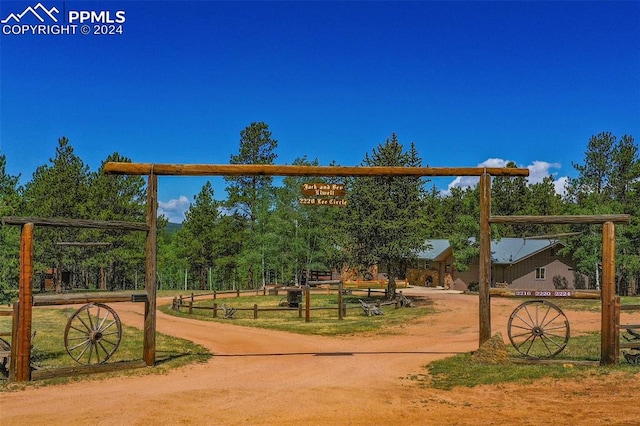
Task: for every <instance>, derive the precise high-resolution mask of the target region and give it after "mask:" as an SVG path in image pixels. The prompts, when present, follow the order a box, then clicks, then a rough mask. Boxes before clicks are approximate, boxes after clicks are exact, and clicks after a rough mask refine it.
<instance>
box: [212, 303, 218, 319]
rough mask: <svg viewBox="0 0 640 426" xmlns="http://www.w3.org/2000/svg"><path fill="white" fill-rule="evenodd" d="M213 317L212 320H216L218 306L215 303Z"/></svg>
mask: <svg viewBox="0 0 640 426" xmlns="http://www.w3.org/2000/svg"><path fill="white" fill-rule="evenodd" d="M213 317H214V318H218V304H217V303H214V304H213Z"/></svg>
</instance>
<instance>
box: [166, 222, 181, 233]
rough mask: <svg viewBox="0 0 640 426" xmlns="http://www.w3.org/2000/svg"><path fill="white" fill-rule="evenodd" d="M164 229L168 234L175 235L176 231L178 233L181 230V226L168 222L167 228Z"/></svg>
mask: <svg viewBox="0 0 640 426" xmlns="http://www.w3.org/2000/svg"><path fill="white" fill-rule="evenodd" d="M165 229H166V230H167V232H168V233H169V234H171V235H173V234H175V233H176V231H179V230H180V229H182V224H181V223H173V222H169V223H167V227H166V228H165Z"/></svg>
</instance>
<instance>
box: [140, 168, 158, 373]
mask: <svg viewBox="0 0 640 426" xmlns="http://www.w3.org/2000/svg"><path fill="white" fill-rule="evenodd" d="M147 226H148V227H149V230H148V231H147V242H146V246H145V252H146V255H145V259H146V265H145V282H144V286H145V289H146V292H147V300H148V304H147V305H148V309H145V315H144V342H143V349H142V358H143V359H144V362H145V363H146V364H147V365H149V366H152V365H154V364H155V361H156V293H157V292H156V287H157V286H156V270H157V258H158V247H157V238H158V177H157V176H156V175H154V174H153V169H151V173H149V178H148V184H147Z"/></svg>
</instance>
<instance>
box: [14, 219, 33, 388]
mask: <svg viewBox="0 0 640 426" xmlns="http://www.w3.org/2000/svg"><path fill="white" fill-rule="evenodd" d="M33 227H34V226H33V223H25V224H24V225H22V232H21V236H20V293H19V298H20V299H19V300H20V304H19V310H18V328H17V337H18V338H17V341H16V342H12V344H15V346H16V349H15V352H14V353H15V357H16V360H15V364H14V366H15V370H14V369H13V368H12V370H13V371H15V381H17V382H27V381H29V380H31V321H32V320H31V312H32V310H33V307H32V304H31V300H32V298H33V288H32V287H31V285H32V284H31V281H32V278H33Z"/></svg>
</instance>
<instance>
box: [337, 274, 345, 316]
mask: <svg viewBox="0 0 640 426" xmlns="http://www.w3.org/2000/svg"><path fill="white" fill-rule="evenodd" d="M342 319H344V313H343V312H342V281H340V283H338V320H342Z"/></svg>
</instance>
